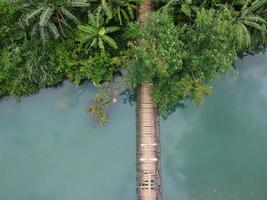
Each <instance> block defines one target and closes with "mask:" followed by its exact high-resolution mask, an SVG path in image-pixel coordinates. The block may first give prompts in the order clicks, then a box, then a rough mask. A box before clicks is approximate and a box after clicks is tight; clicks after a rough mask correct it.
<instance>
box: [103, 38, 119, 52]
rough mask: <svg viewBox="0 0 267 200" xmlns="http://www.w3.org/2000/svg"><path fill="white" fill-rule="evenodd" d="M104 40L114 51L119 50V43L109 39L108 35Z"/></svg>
mask: <svg viewBox="0 0 267 200" xmlns="http://www.w3.org/2000/svg"><path fill="white" fill-rule="evenodd" d="M102 38H103V40H104V41H105V42H106V43H108V44H109V45H110V46H111V47H113V48H114V49H117V48H118V46H117V43H116V42H115V41H114V40H113V39H112V38H111V37H109V36H107V35H103V36H102Z"/></svg>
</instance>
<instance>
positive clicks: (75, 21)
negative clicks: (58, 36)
mask: <svg viewBox="0 0 267 200" xmlns="http://www.w3.org/2000/svg"><path fill="white" fill-rule="evenodd" d="M60 10H61V12H62V13H63V14H64V15H65V16H66V17H67V18H68V19H70V20H71V21H73V22H74V23H75V24H80V21H79V20H78V18H77V17H75V16H74V15H73V14H72V13H71V12H69V11H68V10H67V9H65V8H64V7H63V6H62V7H60Z"/></svg>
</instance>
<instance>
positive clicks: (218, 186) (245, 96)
mask: <svg viewBox="0 0 267 200" xmlns="http://www.w3.org/2000/svg"><path fill="white" fill-rule="evenodd" d="M237 66H238V71H239V72H240V73H239V75H228V76H224V77H221V78H220V79H219V80H218V81H216V82H215V83H214V84H213V85H214V93H213V94H212V95H211V96H209V97H207V98H206V99H205V103H204V104H203V105H202V106H200V107H196V106H194V105H192V104H191V103H188V104H187V108H186V109H182V110H178V111H177V112H176V113H174V114H173V115H172V116H171V117H169V119H168V120H166V121H163V120H162V122H161V137H162V168H163V172H162V175H163V192H164V194H163V195H164V199H166V200H193V199H194V200H237V199H240V200H266V199H267V170H266V169H267V157H266V156H265V153H266V152H267V132H266V129H267V84H266V83H267V55H265V56H264V55H259V56H253V57H247V58H245V59H244V60H242V61H238V62H237ZM94 92H95V90H94V88H93V87H91V86H90V85H89V84H85V85H83V86H80V87H76V86H75V85H72V84H70V83H65V84H64V86H63V87H59V88H57V89H44V90H41V91H40V92H39V93H38V94H37V95H34V96H31V97H27V98H22V99H21V101H20V102H19V103H16V102H15V101H14V100H13V99H10V98H6V99H4V100H2V101H1V103H0V200H2V199H3V200H18V199H20V200H73V199H75V200H106V199H109V200H134V199H136V194H135V187H136V182H135V110H134V107H130V106H129V105H128V104H123V103H122V102H121V101H119V102H118V103H117V104H115V105H114V106H113V107H112V108H111V112H110V122H109V124H108V125H107V126H105V127H96V126H94V125H93V124H92V123H91V121H90V118H89V117H88V114H87V113H86V105H87V103H88V102H89V99H90V96H92V95H93V94H94Z"/></svg>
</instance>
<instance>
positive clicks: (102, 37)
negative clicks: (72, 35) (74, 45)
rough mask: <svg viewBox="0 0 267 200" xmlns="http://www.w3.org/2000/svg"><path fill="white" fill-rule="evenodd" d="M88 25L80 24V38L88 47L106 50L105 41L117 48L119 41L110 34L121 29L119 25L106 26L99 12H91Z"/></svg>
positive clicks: (82, 43)
mask: <svg viewBox="0 0 267 200" xmlns="http://www.w3.org/2000/svg"><path fill="white" fill-rule="evenodd" d="M88 16H89V23H88V25H80V26H78V40H79V42H80V43H81V45H83V46H85V47H86V48H89V49H90V48H91V47H96V46H97V47H98V48H99V49H101V50H102V51H104V50H105V43H107V44H108V45H109V46H111V47H112V48H114V49H117V48H118V46H117V43H116V42H115V41H114V40H113V39H112V38H111V37H110V36H109V35H108V34H110V33H113V32H115V31H118V30H119V27H117V26H108V27H106V26H105V25H106V24H105V22H104V18H103V17H102V16H101V15H100V14H99V13H98V14H96V15H93V14H91V13H89V15H88Z"/></svg>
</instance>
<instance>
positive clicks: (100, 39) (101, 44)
mask: <svg viewBox="0 0 267 200" xmlns="http://www.w3.org/2000/svg"><path fill="white" fill-rule="evenodd" d="M98 46H99V48H100V49H101V50H104V49H105V47H104V42H103V40H102V38H98Z"/></svg>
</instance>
